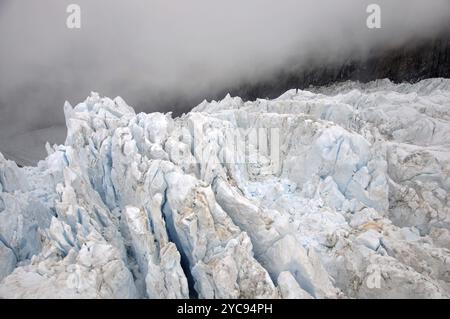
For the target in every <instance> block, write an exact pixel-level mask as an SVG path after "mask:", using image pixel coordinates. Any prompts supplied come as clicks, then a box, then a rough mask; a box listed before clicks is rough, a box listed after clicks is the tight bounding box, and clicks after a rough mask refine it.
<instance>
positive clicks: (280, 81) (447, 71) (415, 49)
mask: <svg viewBox="0 0 450 319" xmlns="http://www.w3.org/2000/svg"><path fill="white" fill-rule="evenodd" d="M433 77H444V78H450V34H448V33H446V34H444V35H441V36H439V37H437V38H434V39H429V40H424V41H422V42H420V43H415V44H409V45H407V46H404V47H402V48H396V49H390V50H383V51H378V52H373V53H372V54H371V55H370V56H369V57H367V58H365V59H349V60H347V61H346V62H344V63H341V64H334V65H314V66H311V67H309V68H308V69H304V68H298V69H294V70H289V71H285V72H280V73H279V74H277V75H276V76H273V77H271V78H268V79H266V80H263V81H261V82H258V83H254V84H250V83H248V84H243V85H241V86H239V87H236V88H231V89H228V90H224V91H223V92H221V94H219V96H222V95H224V94H226V93H228V92H230V93H231V95H233V96H240V97H242V98H243V99H247V100H254V99H256V98H265V97H268V98H275V97H277V96H279V95H281V94H282V93H284V92H285V91H287V90H289V89H294V88H298V89H304V88H307V87H309V86H322V85H328V84H331V83H335V82H340V81H347V80H352V81H361V82H369V81H373V80H376V79H384V78H388V79H390V80H391V81H393V82H396V83H398V82H405V81H406V82H417V81H420V80H423V79H426V78H433Z"/></svg>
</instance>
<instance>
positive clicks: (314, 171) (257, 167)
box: [0, 79, 450, 298]
mask: <svg viewBox="0 0 450 319" xmlns="http://www.w3.org/2000/svg"><path fill="white" fill-rule="evenodd" d="M64 112H65V116H66V124H67V130H68V134H67V139H66V142H65V144H64V145H53V146H50V145H47V146H46V147H47V152H48V157H47V158H46V159H45V160H43V161H40V162H39V164H38V165H37V167H24V168H19V167H18V166H17V165H16V164H15V163H14V162H12V161H8V160H6V159H5V158H4V157H3V156H2V155H1V154H0V298H449V297H450V207H449V191H450V177H449V169H450V165H449V161H450V156H449V155H450V80H448V79H429V80H424V81H421V82H419V83H416V84H393V83H391V82H389V81H388V80H380V81H375V82H371V83H368V84H360V83H354V82H345V83H342V84H337V85H334V86H330V87H324V88H313V89H311V90H309V91H306V90H305V91H300V90H291V91H288V92H286V93H285V94H283V95H282V96H280V97H279V98H277V99H275V100H263V99H260V100H257V101H254V102H243V101H242V100H241V99H240V98H232V97H230V96H227V97H226V98H225V99H223V100H222V101H213V102H206V101H205V102H203V103H201V104H200V105H198V106H197V107H196V108H194V109H193V110H192V111H191V112H189V113H188V114H184V115H183V116H181V117H178V118H173V117H172V116H171V114H161V113H152V114H144V113H141V114H135V112H134V110H133V109H132V108H131V107H130V106H128V105H127V104H126V103H125V101H123V99H121V98H120V97H118V98H115V99H114V100H111V99H109V98H106V97H100V96H99V94H97V93H92V94H91V96H90V97H88V98H87V99H86V101H84V102H83V103H80V104H78V105H77V106H76V107H74V108H72V106H70V105H69V104H68V103H66V105H65V106H64Z"/></svg>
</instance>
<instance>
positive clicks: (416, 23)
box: [0, 0, 450, 149]
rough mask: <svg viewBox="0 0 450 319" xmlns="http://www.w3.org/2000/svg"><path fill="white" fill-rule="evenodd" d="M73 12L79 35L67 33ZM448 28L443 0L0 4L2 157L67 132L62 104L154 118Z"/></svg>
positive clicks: (10, 0)
mask: <svg viewBox="0 0 450 319" xmlns="http://www.w3.org/2000/svg"><path fill="white" fill-rule="evenodd" d="M70 3H77V4H79V5H80V6H81V9H82V11H81V17H82V28H81V29H80V30H69V29H67V28H66V18H67V16H68V14H67V13H66V7H67V5H68V4H70ZM369 3H378V4H379V5H380V6H381V8H382V29H380V30H369V29H367V27H366V19H367V16H368V14H367V13H366V7H367V5H368V4H369ZM449 20H450V1H449V0H431V1H426V0H370V1H365V0H339V1H337V0H314V1H313V0H271V1H268V0H177V1H176V0H121V1H119V0H117V1H111V0H71V1H66V0H39V1H29V0H0V43H1V44H0V46H1V49H0V149H1V143H2V140H3V142H4V141H5V140H6V139H7V138H8V136H9V135H11V134H16V133H19V132H23V131H27V130H33V129H39V128H43V127H47V126H51V125H55V124H61V123H63V114H62V105H63V103H64V101H65V100H66V99H67V100H69V101H70V102H71V103H73V104H76V103H78V102H80V101H82V100H84V98H85V97H86V96H87V95H88V94H89V92H90V91H98V92H100V93H101V94H103V95H107V96H111V97H115V96H117V95H120V96H122V97H124V98H125V100H126V101H127V102H128V103H129V104H130V105H133V106H137V108H138V110H144V111H147V112H150V111H152V110H154V108H155V107H154V106H155V105H157V104H158V101H161V99H167V98H168V97H174V96H175V97H181V98H187V99H189V98H191V97H196V96H202V95H206V94H208V93H209V94H211V92H214V91H217V90H220V89H221V88H223V87H228V86H230V85H232V84H238V83H240V82H241V81H243V80H250V81H257V80H258V79H259V78H261V77H263V76H265V75H268V74H271V72H274V71H277V70H280V69H281V68H285V67H289V65H292V64H293V63H296V64H300V65H301V63H305V62H304V61H307V60H308V59H310V58H312V57H313V58H314V59H315V61H318V62H321V61H328V60H329V59H338V58H339V57H342V56H348V55H360V54H364V53H366V52H367V51H369V50H370V49H372V48H375V47H379V46H387V45H400V44H402V43H404V42H408V41H412V40H414V39H417V38H418V37H421V36H427V35H430V34H433V33H435V32H437V31H438V30H439V29H441V28H442V27H443V26H444V25H445V24H448V21H449ZM186 107H188V106H186ZM170 110H171V108H170V105H168V106H167V109H166V110H165V111H170ZM159 111H161V110H159Z"/></svg>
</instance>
